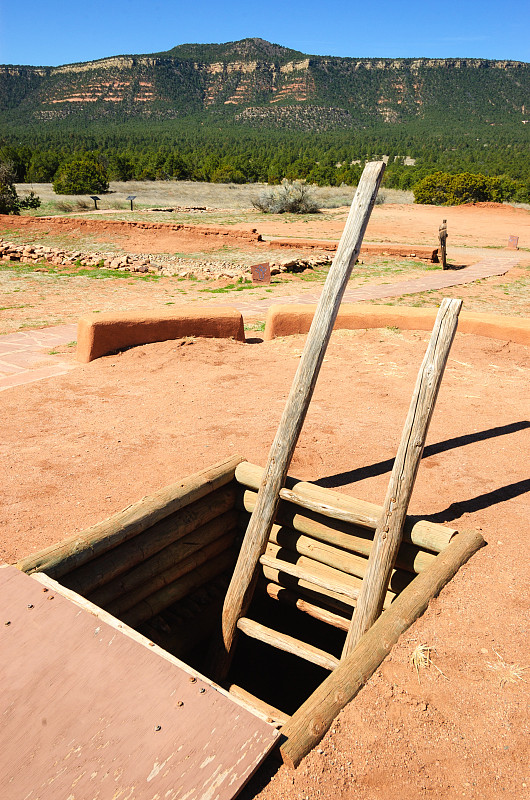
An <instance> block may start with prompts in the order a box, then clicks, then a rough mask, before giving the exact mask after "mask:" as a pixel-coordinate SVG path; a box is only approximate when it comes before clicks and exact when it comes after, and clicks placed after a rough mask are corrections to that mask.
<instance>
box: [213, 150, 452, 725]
mask: <svg viewBox="0 0 530 800" xmlns="http://www.w3.org/2000/svg"><path fill="white" fill-rule="evenodd" d="M384 166H385V165H384V163H383V162H372V163H369V164H367V165H366V167H365V169H364V172H363V175H362V177H361V180H360V182H359V186H358V188H357V192H356V194H355V197H354V199H353V202H352V206H351V209H350V213H349V216H348V220H347V222H346V226H345V228H344V232H343V235H342V238H341V240H340V243H339V246H338V248H337V253H336V255H335V258H334V259H333V263H332V265H331V268H330V271H329V274H328V277H327V280H326V283H325V285H324V287H323V291H322V295H321V297H320V301H319V303H318V306H317V309H316V312H315V316H314V319H313V323H312V325H311V328H310V331H309V334H308V337H307V340H306V344H305V347H304V351H303V353H302V356H301V359H300V363H299V366H298V370H297V372H296V375H295V377H294V380H293V384H292V387H291V390H290V393H289V397H288V399H287V403H286V406H285V409H284V412H283V415H282V418H281V421H280V424H279V427H278V431H277V433H276V436H275V438H274V441H273V444H272V447H271V450H270V453H269V457H268V461H267V464H266V467H265V470H264V473H263V478H262V481H261V485H260V488H259V491H258V496H257V500H256V505H255V508H254V511H253V512H252V516H251V518H250V522H249V524H248V527H247V530H246V533H245V537H244V539H243V543H242V545H241V550H240V553H239V557H238V560H237V563H236V566H235V569H234V573H233V576H232V580H231V582H230V585H229V587H228V591H227V594H226V598H225V602H224V607H223V616H222V638H221V640H220V641H217V642H216V643H215V644H214V648H213V650H212V659H211V670H212V674H213V676H214V678H215V679H216V680H218V681H221V680H223V679H224V678H225V677H226V675H227V673H228V670H229V668H230V664H231V659H232V657H233V652H234V645H235V641H236V634H237V631H240V632H241V633H243V634H245V635H246V636H249V637H251V638H254V639H258V640H260V641H262V642H265V643H267V644H269V645H272V646H273V647H276V648H278V649H280V650H284V651H286V652H288V653H292V654H294V655H297V656H299V657H301V658H303V659H306V660H307V661H310V662H312V663H314V664H318V665H319V666H321V667H324V668H325V669H329V670H334V669H335V668H336V667H337V666H338V664H339V663H340V659H338V658H336V657H335V656H333V655H331V654H330V653H326V652H325V651H323V650H320V649H319V648H317V647H314V646H313V645H310V644H307V643H305V642H302V641H299V640H298V639H295V638H293V637H291V636H288V635H286V634H284V633H280V632H278V631H274V630H272V629H271V628H268V627H266V626H265V625H262V624H260V623H259V622H256V621H254V620H252V619H249V618H248V617H247V616H245V615H246V611H247V609H248V607H249V605H250V602H251V600H252V597H253V594H254V589H255V586H256V583H257V580H258V575H259V569H260V565H262V566H266V565H267V563H268V562H267V559H268V557H267V555H264V553H265V550H266V547H267V543H268V540H269V536H270V532H271V529H272V525H273V522H274V518H275V515H276V512H277V508H278V503H279V501H280V498H282V499H284V500H288V501H289V502H291V503H293V502H294V503H295V504H298V505H301V506H303V507H305V508H309V509H310V510H314V511H320V512H322V508H321V507H319V505H318V503H317V504H315V503H314V502H312V501H308V500H307V499H306V498H304V497H302V496H300V495H299V494H297V492H296V491H289V490H287V489H286V488H285V487H284V484H285V480H286V476H287V471H288V469H289V465H290V463H291V459H292V456H293V453H294V449H295V446H296V443H297V441H298V437H299V435H300V431H301V428H302V425H303V422H304V419H305V416H306V413H307V410H308V407H309V403H310V401H311V397H312V394H313V390H314V387H315V384H316V381H317V377H318V373H319V371H320V366H321V364H322V361H323V358H324V355H325V352H326V348H327V345H328V342H329V339H330V337H331V333H332V331H333V326H334V323H335V320H336V317H337V313H338V310H339V306H340V302H341V299H342V296H343V294H344V290H345V288H346V284H347V281H348V279H349V277H350V274H351V270H352V268H353V265H354V264H355V262H356V260H357V257H358V254H359V251H360V248H361V243H362V239H363V236H364V232H365V230H366V226H367V224H368V220H369V217H370V214H371V211H372V208H373V204H374V202H375V197H376V195H377V191H378V188H379V185H380V183H381V179H382V176H383V171H384ZM460 307H461V301H460V300H443V302H442V304H441V307H440V309H439V312H438V316H437V318H436V322H435V325H434V328H433V332H432V335H431V340H430V343H429V346H428V349H427V352H426V355H425V358H424V360H423V363H422V365H421V368H420V371H419V374H418V379H417V381H416V386H415V389H414V394H413V397H412V402H411V405H410V409H409V413H408V416H407V419H406V422H405V427H404V430H403V434H402V438H401V443H400V446H399V449H398V452H397V456H396V459H395V462H394V467H393V470H392V474H391V477H390V482H389V486H388V490H387V494H386V499H385V503H384V506H383V511H382V514H381V517H380V519H379V522H378V524H377V527H376V530H375V535H374V542H373V545H372V548H371V551H370V556H369V560H368V568H367V572H366V576H365V578H364V579H363V582H362V585H361V588H360V590H359V591H357V597H356V598H355V599H356V610H355V613H354V614H353V617H352V621H351V624H350V627H349V630H348V633H347V636H346V641H345V644H344V650H343V653H342V658H344V657H345V656H347V655H348V654H349V653H350V652H351V651H352V650H353V648H354V647H355V644H356V643H357V641H358V640H359V638H360V637H361V636H362V634H363V633H364V632H365V631H366V630H367V629H368V628H369V627H371V625H372V624H373V622H374V621H375V619H377V617H378V616H379V614H380V613H381V610H382V608H383V602H384V598H385V594H386V591H387V588H388V582H389V578H390V574H391V571H392V568H393V565H394V562H395V558H396V554H397V551H398V549H399V545H400V542H401V538H402V531H403V525H404V522H405V517H406V514H407V508H408V504H409V500H410V496H411V493H412V489H413V485H414V481H415V478H416V474H417V470H418V466H419V463H420V460H421V457H422V453H423V448H424V445H425V439H426V435H427V430H428V427H429V423H430V420H431V416H432V412H433V410H434V405H435V402H436V397H437V394H438V389H439V386H440V383H441V379H442V376H443V371H444V368H445V364H446V362H447V358H448V355H449V350H450V347H451V344H452V341H453V338H454V335H455V332H456V326H457V323H458V314H459V311H460ZM324 513H325V512H324ZM282 569H284V571H289V570H290V574H292V575H293V577H295V578H296V577H299V574H298V573H297V566H296V564H293V565H289V567H282ZM317 580H318V578H317ZM320 580H321V581H324V582H325V583H326V585H325V586H324V588H326V589H328V590H331V591H335V592H342V593H343V594H344V592H345V589H344V587H343V586H340V585H339V584H337V581H336V579H334V578H333V579H329V578H326V577H320ZM316 582H317V581H315V583H316ZM273 711H274V709H273Z"/></svg>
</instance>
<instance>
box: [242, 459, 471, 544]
mask: <svg viewBox="0 0 530 800" xmlns="http://www.w3.org/2000/svg"><path fill="white" fill-rule="evenodd" d="M262 476H263V467H259V466H257V465H255V464H249V463H248V462H247V461H243V462H242V463H240V464H239V465H238V466H237V467H236V480H237V482H238V483H240V484H242V485H243V486H247V487H248V488H249V489H253V490H257V489H258V488H259V485H260V481H261V478H262ZM286 482H287V485H288V487H289V488H291V489H295V488H296V494H297V495H298V496H302V495H303V496H304V497H306V498H308V499H310V500H312V501H314V502H315V503H322V505H323V506H328V507H331V508H333V509H334V510H335V509H339V510H340V511H341V512H344V513H345V514H346V513H348V514H349V513H351V514H352V515H353V516H352V519H353V518H354V517H355V518H358V519H360V518H361V517H364V519H365V521H366V522H365V524H363V526H362V527H364V528H365V529H366V531H369V532H370V533H371V531H374V530H375V529H376V527H377V523H378V521H379V519H380V518H381V513H382V511H383V507H382V506H378V505H375V504H374V503H368V502H366V501H365V500H358V499H357V498H355V497H350V496H349V495H346V494H342V493H341V492H335V491H333V490H331V489H324V488H322V487H321V486H316V485H315V484H314V483H307V482H305V481H297V480H296V478H288V479H287V481H286ZM246 503H247V499H246V492H245V504H246ZM286 508H289V506H283V504H282V503H280V509H282V511H281V512H280V513H285V509H286ZM291 509H292V506H291ZM247 510H249V509H247ZM290 513H292V511H291V512H290ZM304 516H307V515H304ZM334 519H335V518H334ZM278 521H281V520H280V519H278ZM284 524H285V523H284ZM287 524H289V523H287ZM359 525H360V523H359ZM345 530H347V528H346V529H345ZM305 532H308V531H304V533H305ZM455 533H456V530H454V529H452V528H446V527H445V526H444V525H439V524H437V523H435V522H428V521H427V520H422V519H420V520H418V519H417V518H416V517H413V516H409V517H407V520H406V523H405V528H404V531H403V539H404V541H406V542H410V543H412V544H415V545H416V546H417V547H419V548H422V549H425V550H430V551H432V552H433V553H440V552H441V551H442V550H443V549H444V548H445V547H447V545H448V544H449V542H450V541H451V538H452V537H453V536H454V535H455ZM360 534H361V531H358V533H357V535H358V536H360ZM312 535H314V534H312ZM365 535H366V532H365ZM370 538H372V537H371V536H370Z"/></svg>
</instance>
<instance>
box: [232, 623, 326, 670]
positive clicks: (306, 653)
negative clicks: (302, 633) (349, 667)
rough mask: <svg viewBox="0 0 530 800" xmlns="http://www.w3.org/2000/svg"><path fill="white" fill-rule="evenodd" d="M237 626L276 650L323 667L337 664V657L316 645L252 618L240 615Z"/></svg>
mask: <svg viewBox="0 0 530 800" xmlns="http://www.w3.org/2000/svg"><path fill="white" fill-rule="evenodd" d="M237 627H238V628H239V630H240V631H243V633H245V634H246V635H247V636H250V637H251V638H252V639H257V640H258V641H260V642H264V643H265V644H270V645H272V647H276V648H277V649H278V650H283V651H284V652H285V653H291V654H292V655H294V656H298V658H303V659H304V660H305V661H310V662H311V663H312V664H316V665H317V666H318V667H323V668H324V669H335V667H337V666H338V665H339V659H338V658H335V656H333V655H331V653H326V652H325V651H324V650H320V649H319V648H318V647H313V645H312V644H307V642H301V641H300V640H299V639H295V638H294V637H293V636H288V635H287V634H286V633H280V632H279V631H274V630H272V628H267V626H266V625H261V623H259V622H255V621H254V620H253V619H248V618H247V617H240V618H239V619H238V621H237Z"/></svg>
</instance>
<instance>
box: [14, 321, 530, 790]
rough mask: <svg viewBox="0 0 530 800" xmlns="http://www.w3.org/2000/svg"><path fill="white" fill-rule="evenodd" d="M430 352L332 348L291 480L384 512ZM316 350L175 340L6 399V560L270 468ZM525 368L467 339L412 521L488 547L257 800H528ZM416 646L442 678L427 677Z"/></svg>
mask: <svg viewBox="0 0 530 800" xmlns="http://www.w3.org/2000/svg"><path fill="white" fill-rule="evenodd" d="M427 338H428V336H427V335H426V334H424V333H415V332H410V333H409V332H405V333H399V332H396V331H393V330H386V329H385V330H382V331H377V330H376V331H373V330H372V331H353V332H338V333H335V334H334V335H333V338H332V343H331V345H330V348H329V350H328V353H327V355H326V358H325V361H324V364H323V368H322V373H321V376H320V379H319V382H318V383H317V387H316V391H315V395H314V399H313V402H312V404H311V407H310V410H309V414H308V417H307V420H306V423H305V426H304V429H303V432H302V436H301V439H300V442H299V444H298V447H297V450H296V453H295V457H294V461H293V464H292V468H291V473H292V474H294V475H296V476H299V477H301V478H305V479H310V480H324V479H325V483H326V485H328V486H332V487H335V488H341V490H344V491H345V492H347V493H349V494H353V495H355V496H358V497H361V498H364V499H366V500H370V501H373V502H379V503H381V502H382V499H383V497H384V494H385V489H386V484H387V482H388V478H389V472H390V468H391V459H392V457H393V455H394V454H395V451H396V448H397V444H398V441H399V437H400V433H401V428H402V425H403V422H404V419H405V416H406V411H407V408H408V404H409V402H410V397H411V394H412V389H413V385H414V381H415V377H416V373H417V370H418V367H419V364H420V362H421V359H422V357H423V353H424V351H425V347H426V341H427ZM303 342H304V339H303V337H298V336H296V337H290V338H288V339H283V340H281V339H280V340H275V341H273V342H268V343H262V344H259V345H251V344H240V343H236V342H231V341H213V340H195V341H193V340H190V341H182V342H175V341H171V342H164V343H161V344H155V345H148V346H145V347H138V348H135V349H132V350H129V351H126V352H123V353H122V354H120V355H116V356H109V357H106V358H102V359H99V360H97V361H94V362H92V363H90V364H87V365H80V366H78V367H77V368H76V369H75V370H72V371H71V372H70V373H68V374H66V375H63V376H61V377H58V378H54V379H52V380H47V381H40V382H38V383H34V384H29V385H26V386H23V387H19V388H17V389H15V390H8V391H5V392H2V394H1V395H0V403H1V411H2V413H1V415H0V431H1V433H0V452H1V454H2V463H3V464H4V465H5V467H4V474H3V477H2V490H3V505H4V508H5V509H6V514H5V515H4V517H3V520H2V522H1V534H0V541H1V543H2V549H1V552H0V556H1V557H3V558H4V559H5V560H6V561H9V562H13V561H14V560H16V559H17V558H19V557H20V556H23V555H26V554H29V553H30V552H32V551H34V550H36V549H38V548H42V547H44V546H47V545H49V544H50V543H52V542H56V541H58V540H60V539H62V538H64V537H65V536H67V535H69V534H72V533H74V532H75V531H78V530H80V529H82V528H84V527H86V526H88V525H91V524H93V523H95V522H97V521H99V520H101V519H104V518H105V517H107V516H109V515H110V514H112V513H114V512H116V511H118V510H119V509H121V508H123V507H124V506H126V505H127V504H129V503H131V502H134V501H135V500H137V499H139V498H140V497H141V496H143V495H145V494H147V493H150V492H152V491H154V490H156V489H158V488H160V487H161V486H164V485H165V484H168V483H170V482H172V481H174V480H175V479H177V478H178V477H181V476H184V475H186V474H189V473H191V472H195V471H196V470H199V469H201V468H203V467H205V466H207V465H208V464H212V463H214V462H215V461H217V460H219V459H221V458H223V457H225V456H226V455H228V454H230V453H240V454H241V455H243V456H244V457H246V458H247V459H249V460H250V461H253V462H256V463H261V464H263V463H264V461H265V459H266V456H267V452H268V449H269V447H270V444H271V442H272V439H273V437H274V433H275V430H276V427H277V424H278V420H279V416H280V413H281V410H282V408H283V405H284V402H285V397H286V395H287V392H288V390H289V387H290V383H291V380H292V377H293V375H294V371H295V369H296V366H297V364H298V358H299V354H300V352H301V349H302V347H303ZM529 368H530V353H529V351H528V348H525V347H524V346H521V345H514V344H507V343H502V342H498V341H494V340H489V339H484V338H481V337H475V336H470V335H464V334H458V335H457V337H456V340H455V344H454V346H453V350H452V353H451V356H450V360H449V363H448V367H447V371H446V375H445V378H444V383H443V385H442V389H441V392H440V396H439V400H438V405H437V408H436V410H435V414H434V417H433V422H432V425H431V430H430V433H429V438H428V447H427V449H426V454H425V458H424V461H423V463H422V467H421V469H420V473H419V477H418V481H417V485H416V489H415V492H414V495H413V500H412V504H411V513H415V514H419V515H422V516H427V517H429V518H431V519H434V520H436V521H439V522H442V523H446V524H448V525H449V526H451V527H459V528H468V527H473V528H476V529H478V530H480V531H481V532H482V535H483V536H484V537H485V539H486V540H487V542H488V546H487V547H485V548H483V549H482V550H481V551H479V553H478V554H476V555H475V556H474V557H473V558H472V560H471V561H470V562H469V563H468V564H467V565H465V566H464V567H463V568H462V569H461V570H460V572H459V573H458V574H457V576H456V577H455V578H454V579H453V581H451V583H450V584H449V585H448V586H447V587H446V588H445V589H444V590H443V592H442V593H441V595H440V597H439V598H437V599H436V600H435V601H434V602H433V603H432V604H431V606H430V608H429V609H428V611H427V612H426V614H425V615H424V616H423V617H422V618H421V619H420V620H418V621H417V622H416V623H415V624H414V625H413V626H412V627H411V629H410V630H409V631H408V632H407V633H406V634H405V635H404V636H403V637H402V638H401V640H400V642H399V643H398V645H397V646H396V647H395V648H394V650H393V652H392V654H391V656H390V657H389V658H387V660H386V661H385V662H384V663H383V665H382V666H381V668H380V669H379V670H378V671H377V672H376V673H375V674H374V676H373V677H372V679H371V680H370V681H369V682H368V683H367V685H366V686H365V688H364V689H363V690H362V691H361V692H360V694H359V695H358V696H357V698H356V699H355V700H354V701H353V702H352V703H351V704H349V705H348V706H347V707H346V708H345V709H344V711H343V712H342V713H341V714H340V716H339V717H338V718H337V720H336V722H335V724H334V725H333V728H332V730H331V731H330V732H329V733H328V734H327V735H326V736H325V738H324V739H323V741H322V743H321V745H320V746H319V747H318V748H317V749H316V750H314V751H313V752H312V753H311V754H310V755H309V756H308V757H307V758H306V759H305V760H304V761H303V763H302V764H301V765H300V767H299V768H298V769H297V770H296V771H295V772H291V771H289V770H288V769H287V768H284V767H281V768H279V769H278V770H277V771H276V769H277V768H276V767H274V766H273V767H272V768H269V767H267V766H266V767H265V768H264V769H263V770H262V771H261V773H259V774H258V776H257V777H256V778H255V780H254V782H253V783H252V784H251V786H250V787H249V788H248V789H247V790H246V793H247V794H246V796H257V797H259V798H260V800H301V799H302V798H322V800H334V799H335V798H337V797H340V798H344V800H354V798H355V800H376V799H379V798H381V799H382V800H386V799H387V798H389V797H392V798H393V799H394V800H420V799H422V800H423V798H425V797H440V798H447V799H448V800H453V798H460V797H464V798H477V800H478V798H480V799H481V800H494V799H495V800H497V798H500V797H509V798H510V800H522V798H524V797H528V776H527V773H526V771H525V770H526V766H525V765H526V764H527V761H528V759H527V756H528V750H527V743H528V738H527V737H528V713H527V712H528V692H527V689H528V684H527V683H526V682H525V680H523V679H524V678H525V677H526V679H527V678H528V674H529V673H528V672H526V673H525V672H524V671H521V672H519V673H517V670H516V667H521V668H522V667H526V666H527V665H528V664H529V661H530V659H529V658H528V651H527V649H525V628H526V625H527V621H528V575H529V569H528V563H527V558H526V553H527V552H528V547H529V544H530V542H529V535H528V516H529V510H530V509H529V507H528V494H525V491H526V492H528V489H529V488H530V487H529V482H528V480H527V469H526V463H527V460H528V456H527V454H528V451H529V438H530V437H529V428H530V422H529V421H528V420H529V419H530V418H529V415H528V412H529V408H528V400H527V397H528V389H527V387H528V380H527V376H528V370H529ZM525 462H526V463H525ZM418 644H424V645H427V646H430V647H433V648H435V650H433V651H432V653H431V655H432V660H433V662H434V664H436V666H437V667H438V668H439V669H436V668H435V667H434V666H433V667H431V668H430V669H425V670H423V671H422V672H421V674H420V675H419V679H418V676H417V675H416V673H415V671H414V669H413V668H412V666H411V665H410V663H409V659H410V655H411V653H412V651H413V649H414V648H415V647H416V646H417V645H418ZM439 670H440V671H439ZM518 674H519V675H520V676H521V678H522V679H520V678H519V677H517V675H518ZM293 677H294V676H286V677H285V680H286V681H290V680H293ZM271 774H272V778H271Z"/></svg>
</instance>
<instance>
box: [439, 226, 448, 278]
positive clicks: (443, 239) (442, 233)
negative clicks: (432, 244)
mask: <svg viewBox="0 0 530 800" xmlns="http://www.w3.org/2000/svg"><path fill="white" fill-rule="evenodd" d="M447 236H448V234H447V220H446V219H444V220H443V221H442V224H441V225H440V227H439V228H438V239H439V241H440V251H441V255H442V269H447V249H446V243H447Z"/></svg>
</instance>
